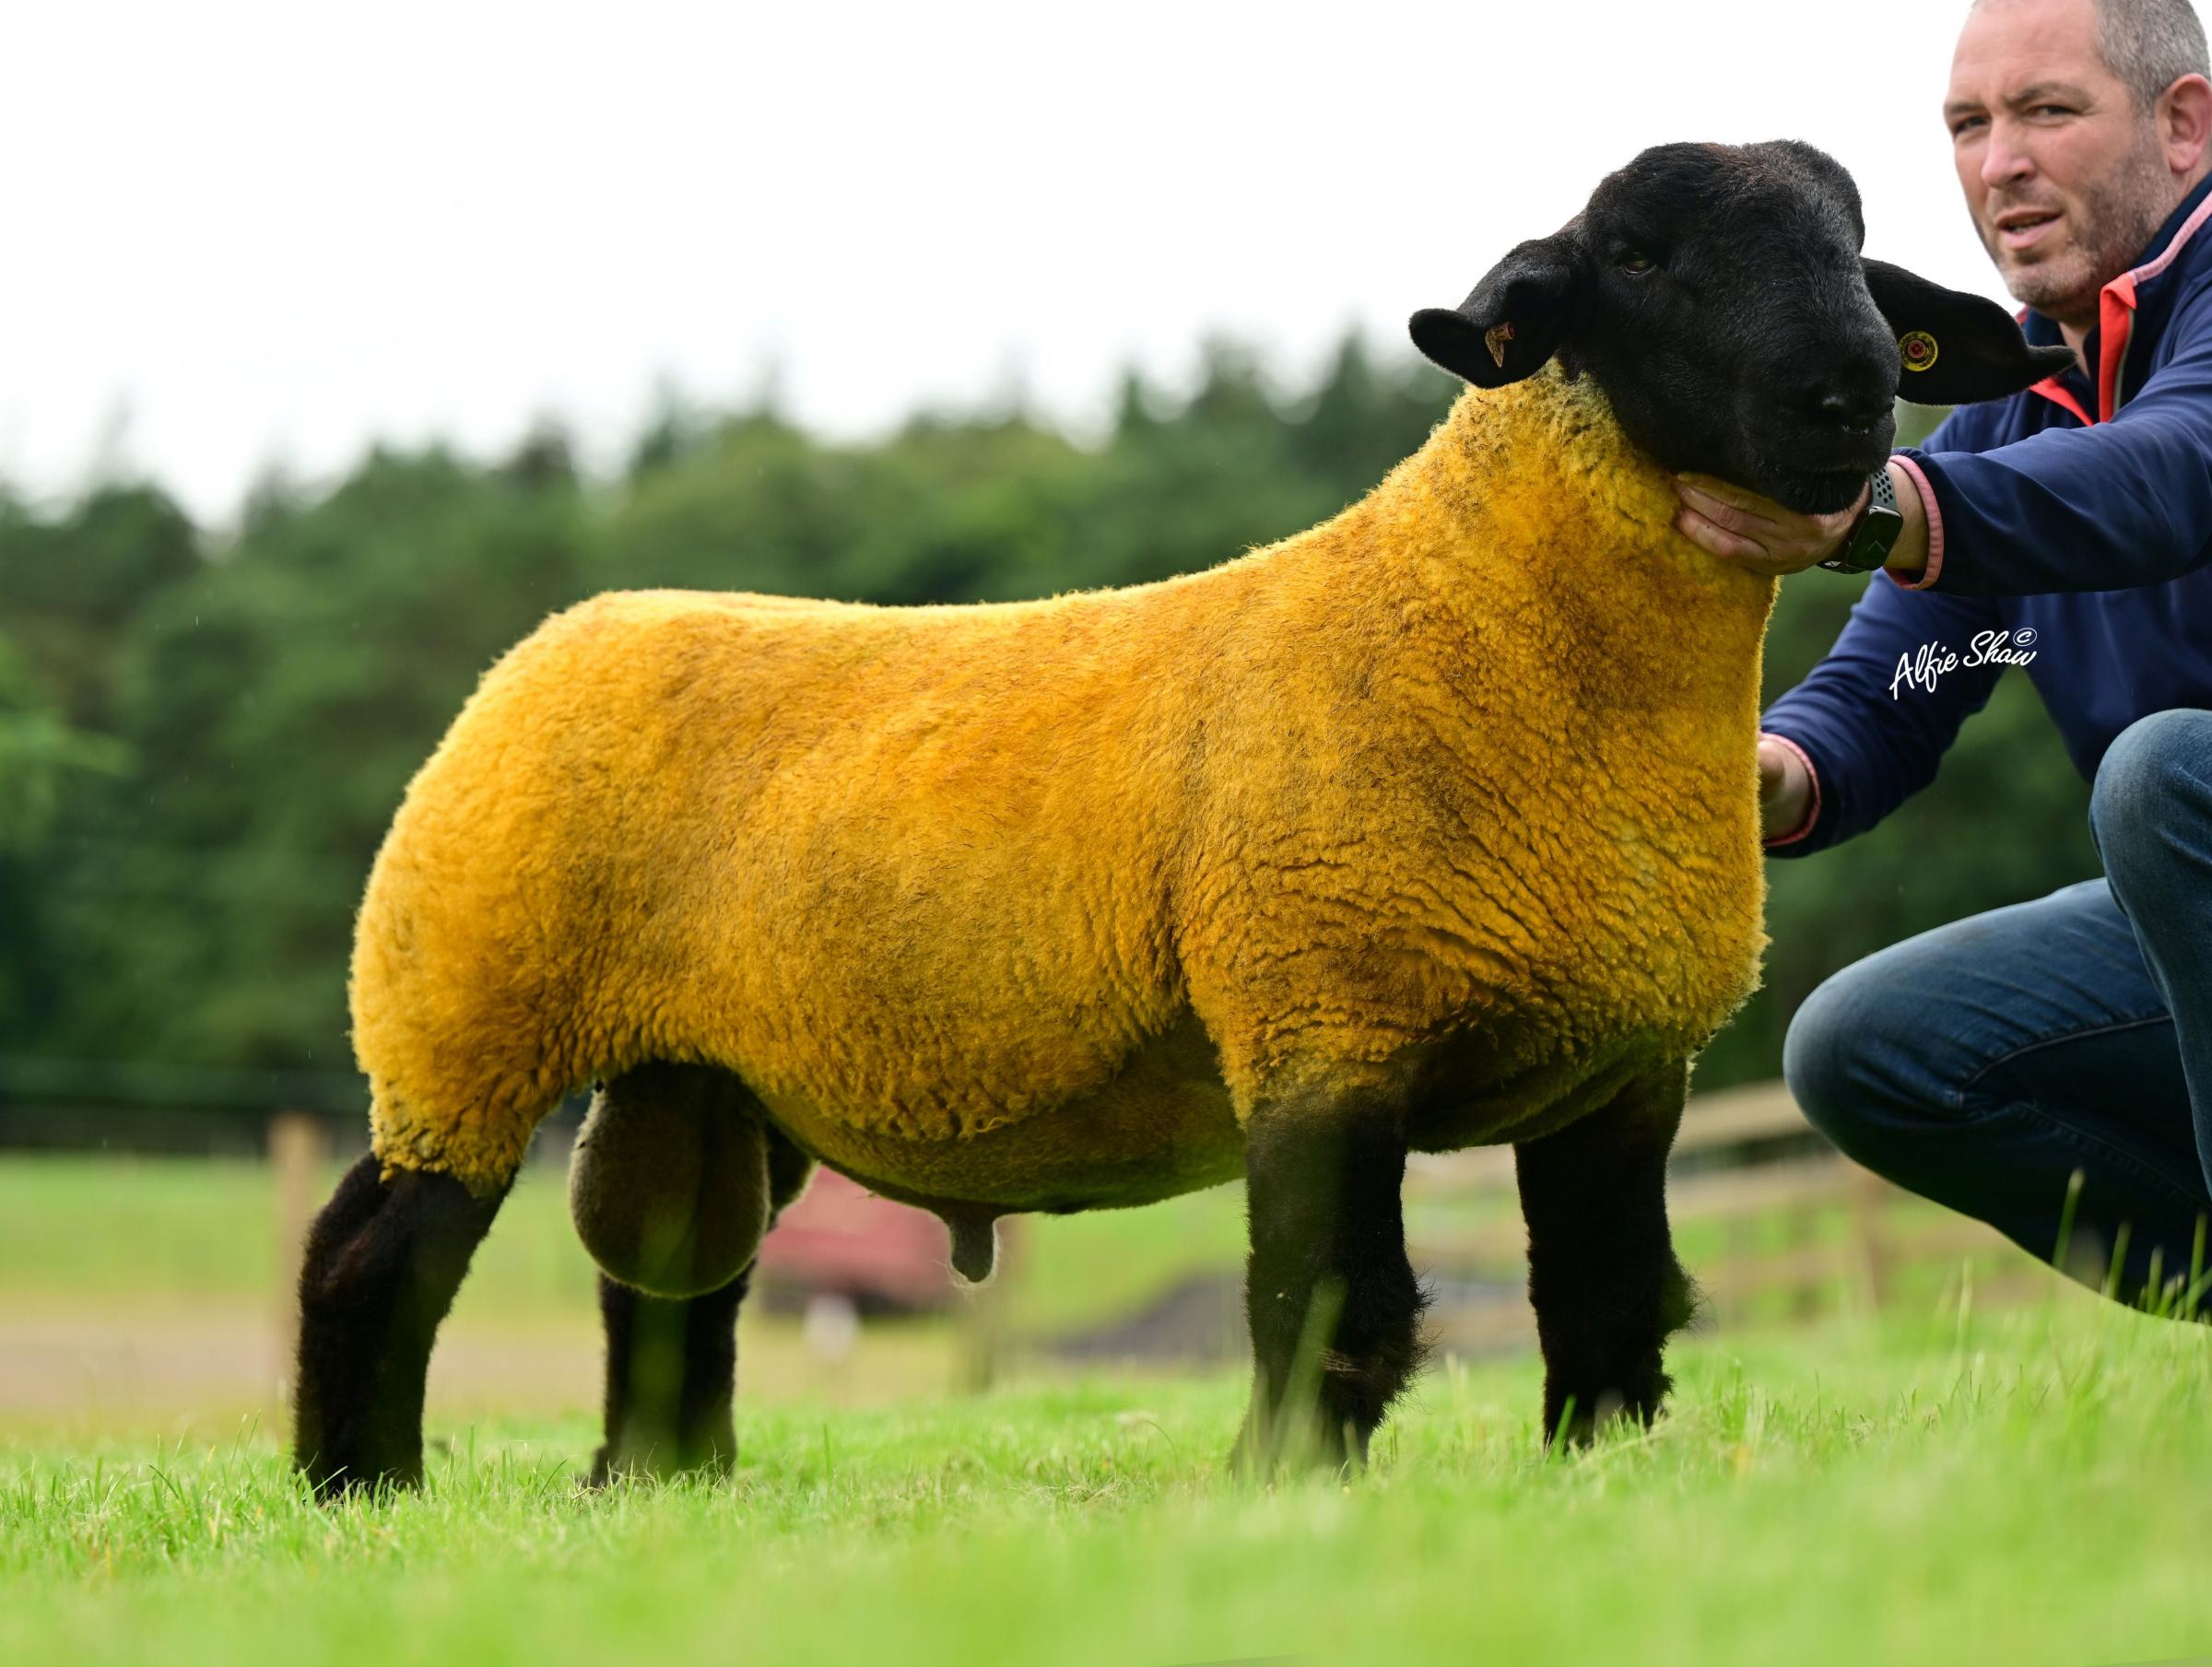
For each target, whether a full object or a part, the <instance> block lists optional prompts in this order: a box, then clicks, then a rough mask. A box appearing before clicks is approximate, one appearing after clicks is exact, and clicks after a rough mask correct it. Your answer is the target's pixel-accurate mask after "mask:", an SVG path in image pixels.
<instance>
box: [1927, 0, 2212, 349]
mask: <svg viewBox="0 0 2212 1667" xmlns="http://www.w3.org/2000/svg"><path fill="white" fill-rule="evenodd" d="M1944 119H1945V120H1946V121H1947V123H1949V124H1950V129H1951V144H1952V155H1953V158H1954V160H1955V161H1956V163H1957V165H1958V169H1959V184H1960V185H1961V186H1963V187H1964V188H1965V191H1966V202H1967V207H1968V209H1969V210H1970V211H1971V213H1972V215H1973V219H1974V229H1975V230H1976V231H1977V232H1978V233H1980V235H1981V238H1982V242H1983V247H1985V248H1986V249H1988V251H1989V257H1990V259H1991V260H1993V261H1994V262H1995V263H1996V266H1997V271H1998V272H1999V273H2000V274H2002V275H2003V276H2004V279H2005V287H2006V288H2007V289H2009V290H2011V291H2012V293H2013V295H2014V297H2015V298H2016V299H2018V300H2019V301H2021V302H2022V303H2024V304H2025V305H2027V306H2030V307H2032V308H2034V309H2035V310H2036V311H2039V312H2041V313H2043V314H2045V315H2046V316H2048V317H2051V318H2053V319H2056V320H2057V321H2059V322H2060V323H2071V324H2076V325H2079V326H2084V327H2086V326H2087V325H2089V324H2092V323H2095V322H2096V318H2097V297H2098V292H2099V291H2100V289H2102V288H2103V287H2104V286H2105V285H2106V284H2108V283H2110V282H2111V281H2112V279H2113V278H2115V277H2117V276H2120V274H2121V273H2123V272H2124V271H2126V270H2127V269H2128V267H2129V266H2130V265H2131V264H2133V263H2134V261H2135V259H2136V256H2137V255H2138V254H2139V253H2140V252H2142V249H2143V245H2144V244H2145V243H2146V242H2147V241H2149V239H2150V237H2151V234H2152V233H2154V232H2155V231H2157V230H2158V229H2159V223H2160V222H2161V221H2163V220H2164V219H2165V217H2167V215H2168V214H2170V213H2171V212H2172V209H2173V205H2174V203H2175V202H2176V201H2177V200H2178V194H2177V193H2176V190H2175V182H2174V175H2173V172H2172V170H2171V169H2170V168H2169V167H2168V166H2167V158H2166V152H2165V147H2164V145H2163V144H2162V142H2161V140H2160V137H2159V125H2158V123H2157V121H2156V119H2155V117H2154V115H2153V113H2152V112H2147V111H2138V110H2137V109H2136V107H2135V103H2134V100H2132V99H2131V98H2130V97H2129V96H2128V90H2127V88H2126V87H2125V86H2124V84H2123V83H2122V82H2121V81H2120V79H2119V77H2118V76H2114V75H2113V74H2112V71H2111V70H2110V69H2108V68H2106V67H2105V64H2104V60H2103V58H2102V57H2101V56H2100V53H2099V52H2098V49H2097V11H2096V7H2095V6H2094V5H2093V4H2092V0H1986V3H1985V4H1983V6H1980V7H1979V8H1977V9H1976V10H1975V11H1974V12H1973V13H1972V15H1971V16H1970V17H1969V18H1967V21H1966V27H1965V29H1963V30H1961V31H1960V33H1959V49H1958V52H1957V53H1956V54H1955V55H1954V56H1953V58H1952V60H1951V86H1950V91H1949V93H1948V94H1947V96H1946V98H1945V100H1944Z"/></svg>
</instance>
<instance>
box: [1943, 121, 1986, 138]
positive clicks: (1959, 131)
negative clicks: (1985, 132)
mask: <svg viewBox="0 0 2212 1667" xmlns="http://www.w3.org/2000/svg"><path fill="white" fill-rule="evenodd" d="M1987 124H1988V123H1987V122H1986V121H1985V119H1984V118H1983V117H1981V116H1966V117H1963V118H1962V119H1960V120H1959V121H1957V122H1954V123H1951V137H1952V138H1954V139H1957V138H1962V137H1964V136H1965V135H1968V134H1970V133H1972V132H1974V131H1975V130H1976V129H1977V128H1980V127H1983V126H1986V125H1987Z"/></svg>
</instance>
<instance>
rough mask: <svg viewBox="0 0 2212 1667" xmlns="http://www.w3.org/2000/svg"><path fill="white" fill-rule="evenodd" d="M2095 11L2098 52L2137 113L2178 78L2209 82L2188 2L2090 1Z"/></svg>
mask: <svg viewBox="0 0 2212 1667" xmlns="http://www.w3.org/2000/svg"><path fill="white" fill-rule="evenodd" d="M1987 3H1988V0H1973V4H1972V5H1971V6H1969V7H1967V9H1968V10H1969V11H1974V12H1978V11H1980V10H1981V9H1982V7H1983V6H1984V5H1986V4H1987ZM2096 6H2097V50H2098V53H2100V55H2101V56H2102V57H2103V59H2104V66H2105V68H2107V69H2109V70H2111V71H2112V74H2113V75H2115V76H2118V77H2119V78H2120V79H2121V80H2122V81H2123V82H2124V83H2125V85H2126V87H2127V90H2128V94H2129V96H2130V97H2131V98H2133V99H2134V100H2135V102H2136V109H2137V110H2139V111H2144V112H2148V111H2149V110H2150V108H2151V107H2152V106H2153V105H2155V104H2156V103H2157V102H2158V101H2159V94H2160V93H2162V92H2164V91H2165V90H2166V89H2167V88H2169V87H2171V86H2172V85H2173V84H2174V83H2175V82H2176V81H2178V80H2180V79H2181V78H2182V77H2183V76H2206V77H2212V53H2207V52H2206V49H2205V26H2204V25H2203V24H2202V23H2201V22H2199V21H2198V20H2197V16H2196V7H2195V6H2192V5H2191V4H2190V0H2096Z"/></svg>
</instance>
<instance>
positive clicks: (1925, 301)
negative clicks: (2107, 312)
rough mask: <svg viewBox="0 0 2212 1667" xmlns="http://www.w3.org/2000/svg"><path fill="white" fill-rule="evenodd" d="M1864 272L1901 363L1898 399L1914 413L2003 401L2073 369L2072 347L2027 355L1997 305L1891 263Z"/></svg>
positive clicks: (1873, 264) (1872, 264) (1868, 264)
mask: <svg viewBox="0 0 2212 1667" xmlns="http://www.w3.org/2000/svg"><path fill="white" fill-rule="evenodd" d="M1859 264H1860V265H1862V266H1863V267H1865V271H1866V288H1868V289H1870V290H1872V291H1873V292H1874V304H1875V305H1876V306H1877V307H1879V308H1880V309H1881V310H1882V316H1883V317H1884V318H1885V319H1887V320H1888V321H1889V328H1890V330H1891V331H1892V332H1893V333H1895V335H1896V336H1897V350H1898V355H1899V357H1900V358H1902V359H1903V360H1904V370H1903V371H1902V372H1901V373H1900V382H1899V385H1898V390H1897V393H1898V397H1899V398H1900V399H1905V400H1910V401H1911V402H1912V404H1914V405H1972V404H1974V403H1975V402H1976V401H1977V400H1984V399H2003V398H2004V397H2005V396H2006V394H2008V393H2018V392H2019V391H2020V390H2021V389H2022V388H2032V387H2033V386H2034V385H2035V384H2036V383H2037V382H2041V381H2042V380H2043V379H2044V378H2045V377H2047V376H2055V375H2056V374H2057V373H2058V372H2059V371H2061V370H2065V369H2066V368H2067V367H2068V366H2070V365H2072V364H2073V363H2074V350H2073V349H2072V348H2071V347H2030V346H2029V345H2028V338H2027V337H2026V336H2024V335H2021V334H2020V327H2019V325H2018V323H2014V322H2013V319H2012V317H2011V315H2010V314H2008V313H2007V312H2006V311H2005V309H2004V308H2002V307H2000V306H1998V305H1997V304H1996V302H1994V301H1988V300H1983V299H1982V298H1981V297H1980V296H1978V295H1968V294H1966V293H1964V292H1963V291H1961V290H1957V289H1946V288H1943V287H1942V286H1941V285H1940V284H1931V283H1929V282H1928V280H1927V279H1926V278H1924V277H1916V276H1913V275H1912V273H1910V272H1907V271H1906V270H1905V269H1904V268H1903V267H1902V266H1892V265H1891V264H1889V263H1888V262H1887V261H1866V260H1862V261H1861V262H1860V263H1859Z"/></svg>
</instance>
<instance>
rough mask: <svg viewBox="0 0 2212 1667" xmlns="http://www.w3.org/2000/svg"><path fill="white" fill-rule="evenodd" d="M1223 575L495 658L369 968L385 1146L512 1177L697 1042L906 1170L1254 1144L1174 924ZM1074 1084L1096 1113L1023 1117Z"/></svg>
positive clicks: (696, 624) (713, 613) (1133, 1177)
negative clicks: (557, 1123)
mask: <svg viewBox="0 0 2212 1667" xmlns="http://www.w3.org/2000/svg"><path fill="white" fill-rule="evenodd" d="M1218 571H1227V570H1226V569H1223V570H1218ZM1195 582H1196V581H1178V583H1177V584H1173V585H1168V586H1155V587H1148V588H1147V589H1146V590H1142V591H1135V592H1117V593H1094V594H1089V595H1082V596H1076V597H1069V598H1065V599H1061V600H1059V601H1056V602H1051V603H1040V604H1030V605H1008V606H995V607H973V608H919V609H876V608H868V607H861V606H854V605H837V604H821V603H805V602H792V601H784V600H781V599H776V598H767V597H751V596H742V595H723V594H707V593H700V594H694V593H665V592H662V593H655V592H644V593H618V594H613V595H608V596H605V597H601V598H599V599H597V600H595V601H594V602H591V603H587V604H585V605H582V606H580V607H578V608H575V609H572V610H571V611H569V612H568V613H565V614H563V615H560V616H556V617H555V618H554V619H552V620H551V621H549V622H548V623H547V625H546V626H545V627H543V628H541V629H540V630H539V631H538V632H537V633H535V635H534V636H533V637H532V638H530V639H529V640H526V641H525V642H524V643H523V644H521V645H520V646H518V647H517V648H516V649H515V650H514V651H512V652H511V653H510V654H509V655H508V656H507V657H506V658H505V659H503V660H502V661H501V662H500V664H499V665H497V666H496V667H495V668H494V669H493V670H492V671H491V672H490V673H489V674H488V675H487V677H486V678H485V680H484V683H483V685H482V687H480V689H479V690H478V691H477V695H476V696H475V697H474V698H472V699H471V701H470V702H469V704H468V706H467V707H466V708H465V710H464V711H463V713H462V715H461V716H460V718H459V719H458V720H457V721H456V722H455V723H454V725H453V729H452V731H451V733H450V734H448V736H447V737H446V739H445V741H444V742H443V744H442V745H441V747H440V748H439V750H438V752H437V753H436V754H435V755H434V756H433V757H432V758H431V759H430V760H429V763H428V764H427V765H425V767H424V768H423V769H422V770H421V772H420V773H419V775H418V777H417V779H416V781H414V782H413V784H412V785H411V786H410V788H409V790H408V793H407V797H406V804H404V806H403V808H402V810H401V812H400V814H399V816H397V818H396V819H395V821H394V826H393V828H392V831H391V833H390V835H389V837H388V838H387V839H386V842H385V844H384V847H383V849H382V852H381V853H380V855H379V857H378V861H377V864H376V867H375V870H374V873H373V874H372V875H371V882H370V886H369V890H368V895H367V898H366V900H365V902H364V905H363V910H362V914H361V919H360V923H359V933H358V935H357V942H356V951H355V961H354V973H353V989H352V995H353V1007H354V1027H355V1038H356V1046H357V1050H358V1051H359V1056H360V1059H361V1062H362V1065H363V1067H364V1069H365V1070H366V1071H367V1072H368V1074H369V1075H370V1077H371V1083H372V1086H373V1089H374V1094H375V1108H374V1114H373V1122H374V1131H375V1138H376V1145H377V1150H378V1152H379V1154H380V1155H381V1156H383V1157H384V1158H385V1160H386V1161H387V1162H388V1163H396V1164H398V1165H400V1166H402V1167H406V1168H439V1169H448V1170H451V1171H453V1172H454V1173H456V1174H458V1175H460V1176H461V1177H462V1178H463V1179H464V1180H468V1181H470V1182H471V1183H472V1184H480V1185H486V1186H489V1185H494V1184H497V1183H499V1182H500V1181H503V1180H505V1178H506V1177H507V1176H508V1175H509V1174H511V1173H512V1169H513V1168H514V1166H515V1165H516V1164H517V1163H519V1161H520V1157H521V1154H522V1150H523V1147H524V1145H525V1144H526V1142H527V1139H528V1136H529V1133H530V1131H531V1129H532V1128H533V1127H535V1122H536V1121H537V1119H538V1118H539V1117H541V1116H542V1115H543V1114H544V1112H545V1111H546V1110H547V1109H549V1107H550V1106H551V1105H552V1104H553V1103H555V1102H556V1101H557V1100H558V1098H559V1096H560V1095H561V1094H562V1093H563V1092H564V1091H565V1090H566V1089H567V1088H568V1087H570V1086H571V1085H573V1084H575V1083H577V1082H580V1081H583V1080H588V1079H590V1078H592V1077H594V1076H598V1075H606V1074H612V1073H614V1072H616V1071H618V1070H620V1069H622V1068H624V1067H626V1066H629V1065H631V1064H635V1063H637V1062H641V1061H648V1060H668V1061H684V1062H705V1063H712V1064H716V1065H720V1066H723V1067H724V1068H725V1069H728V1070H730V1071H732V1072H734V1073H735V1074H737V1075H738V1076H739V1077H741V1078H742V1079H743V1081H744V1082H745V1084H746V1085H747V1086H748V1087H749V1088H750V1089H751V1090H752V1091H753V1092H754V1093H755V1094H756V1095H757V1096H759V1099H760V1101H761V1102H762V1104H763V1105H764V1106H766V1107H767V1108H768V1109H769V1110H770V1113H771V1115H772V1116H774V1117H775V1118H776V1119H777V1121H779V1122H782V1123H783V1124H784V1125H785V1126H786V1127H787V1128H788V1129H789V1130H790V1132H791V1133H794V1136H795V1137H796V1138H798V1139H799V1140H800V1141H801V1142H802V1144H804V1145H806V1146H808V1147H809V1148H810V1149H812V1150H815V1151H817V1152H818V1153H819V1154H820V1155H822V1156H825V1157H827V1158H829V1159H830V1161H832V1162H837V1163H840V1164H841V1167H845V1168H852V1169H853V1170H854V1171H855V1172H857V1173H861V1174H864V1175H870V1176H873V1177H874V1178H876V1179H878V1180H887V1181H903V1182H904V1183H905V1184H906V1185H907V1186H908V1187H909V1188H910V1189H916V1190H923V1191H926V1190H928V1189H930V1188H933V1187H939V1188H947V1189H950V1191H951V1195H954V1196H968V1197H978V1196H985V1195H988V1193H989V1192H990V1183H991V1180H992V1178H993V1176H994V1174H1002V1173H1003V1174H1004V1175H1005V1176H1007V1177H1013V1176H1019V1177H1020V1178H1021V1179H1020V1183H1019V1185H1020V1190H1021V1191H1022V1192H1024V1194H1025V1201H1028V1202H1034V1201H1036V1199H1037V1197H1038V1189H1039V1188H1042V1189H1043V1190H1044V1192H1046V1193H1047V1194H1051V1193H1053V1189H1054V1188H1056V1187H1057V1188H1061V1189H1063V1190H1065V1191H1066V1192H1067V1193H1068V1197H1067V1202H1070V1203H1074V1202H1081V1201H1085V1200H1088V1199H1089V1198H1090V1197H1091V1195H1092V1194H1094V1193H1096V1192H1100V1191H1101V1190H1102V1191H1103V1192H1107V1193H1109V1194H1112V1193H1116V1192H1121V1193H1132V1194H1141V1195H1158V1194H1159V1192H1163V1191H1174V1190H1178V1188H1179V1187H1180V1186H1181V1185H1184V1184H1196V1181H1197V1180H1198V1179H1199V1178H1200V1177H1201V1176H1202V1177H1203V1179H1206V1180H1212V1179H1219V1178H1220V1176H1221V1175H1223V1174H1226V1173H1230V1172H1233V1168H1234V1163H1235V1158H1236V1152H1237V1146H1238V1137H1237V1133H1236V1127H1235V1121H1234V1119H1233V1117H1231V1115H1230V1111H1229V1107H1228V1101H1227V1098H1226V1095H1225V1094H1224V1092H1223V1091H1222V1089H1221V1087H1220V1073H1219V1068H1218V1063H1217V1062H1215V1061H1214V1059H1213V1057H1212V1053H1211V1050H1210V1048H1209V1047H1208V1046H1207V1045H1206V1040H1205V1037H1204V1034H1203V1032H1202V1030H1200V1028H1199V1027H1197V1026H1196V1024H1195V1022H1194V1020H1193V1019H1192V1018H1191V1015H1190V1014H1189V1009H1188V1006H1187V1001H1186V997H1185V994H1184V992H1183V991H1182V985H1181V980H1180V976H1179V970H1178V966H1177V957H1176V945H1174V944H1173V943H1172V942H1171V926H1170V911H1169V897H1170V891H1171V886H1173V884H1174V876H1175V873H1176V868H1177V863H1178V860H1179V855H1180V851H1179V841H1180V840H1182V839H1184V838H1185V837H1186V835H1185V833H1184V831H1183V823H1182V819H1181V817H1180V816H1179V811H1180V808H1181V801H1182V794H1183V792H1184V788H1185V777H1186V771H1187V765H1188V757H1187V749H1186V743H1185V741H1184V740H1183V738H1182V734H1181V732H1180V730H1179V721H1178V715H1177V713H1176V712H1175V711H1174V710H1173V707H1172V704H1171V700H1169V699H1168V698H1165V697H1166V695H1167V694H1168V693H1169V692H1171V690H1172V689H1173V688H1174V687H1177V684H1178V677H1179V674H1180V672H1181V669H1182V668H1179V667H1174V666H1171V665H1170V664H1168V663H1166V662H1168V661H1169V660H1170V659H1171V658H1172V657H1173V656H1174V655H1175V654H1176V653H1177V652H1179V650H1180V648H1181V647H1182V645H1183V643H1184V642H1185V641H1186V639H1185V637H1184V636H1183V635H1182V633H1180V632H1179V631H1178V630H1177V629H1176V628H1175V616H1176V613H1177V602H1178V596H1177V593H1178V591H1182V590H1187V589H1189V588H1190V587H1191V586H1193V585H1194V583H1195ZM1055 1109H1071V1110H1077V1111H1080V1112H1082V1113H1083V1115H1082V1116H1081V1117H1079V1118H1077V1119H1075V1120H1073V1122H1072V1123H1071V1124H1070V1125H1069V1126H1066V1127H1064V1128H1056V1129H1055V1130H1053V1131H1051V1132H1047V1133H1043V1134H1042V1135H1041V1137H1040V1136H1038V1135H1035V1134H1032V1135H1030V1136H1027V1137H1020V1136H1017V1135H1015V1133H1014V1132H1015V1131H1016V1130H1017V1129H1018V1126H1020V1125H1023V1124H1025V1123H1027V1122H1029V1121H1031V1120H1034V1119H1036V1118H1038V1117H1039V1115H1040V1114H1041V1113H1043V1112H1047V1111H1052V1110H1055ZM1052 1121H1053V1122H1054V1123H1055V1124H1059V1123H1061V1122H1062V1121H1063V1120H1059V1119H1054V1120H1052ZM994 1132H995V1137H994ZM979 1137H981V1138H979ZM947 1143H954V1144H956V1145H958V1146H959V1148H960V1152H961V1155H960V1156H959V1158H958V1159H957V1160H956V1159H954V1158H953V1157H952V1156H950V1155H949V1154H947V1152H946V1151H945V1147H946V1145H947ZM933 1154H934V1155H935V1156H934V1157H933ZM1054 1160H1057V1161H1054ZM1168 1171H1173V1173H1168ZM1055 1177H1056V1178H1055Z"/></svg>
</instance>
